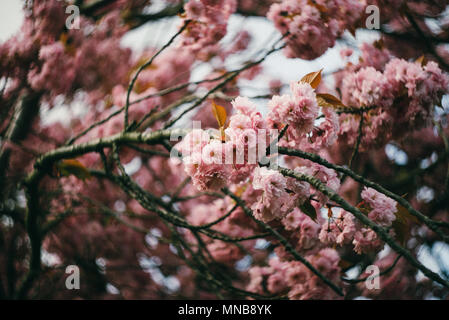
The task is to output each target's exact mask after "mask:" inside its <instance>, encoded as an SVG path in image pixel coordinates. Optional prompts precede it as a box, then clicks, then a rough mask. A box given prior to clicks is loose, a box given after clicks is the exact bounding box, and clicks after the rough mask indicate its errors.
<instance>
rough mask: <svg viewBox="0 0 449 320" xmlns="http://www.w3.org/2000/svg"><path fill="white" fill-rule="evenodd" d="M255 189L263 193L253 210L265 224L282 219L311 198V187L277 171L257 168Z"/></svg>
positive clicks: (254, 180)
mask: <svg viewBox="0 0 449 320" xmlns="http://www.w3.org/2000/svg"><path fill="white" fill-rule="evenodd" d="M253 188H254V189H255V190H260V191H262V194H261V195H260V196H259V198H258V201H257V202H255V203H254V204H253V205H252V207H251V209H252V210H253V213H254V216H255V217H256V218H257V219H259V220H262V221H264V222H269V221H271V220H273V219H282V218H284V217H285V216H286V215H287V214H288V213H289V212H290V211H292V210H293V209H294V208H295V207H297V206H299V205H301V204H303V203H304V201H305V200H306V199H307V198H308V197H309V188H310V187H309V185H308V184H307V183H304V182H300V181H298V180H296V179H294V178H290V177H284V176H283V175H282V174H281V173H280V172H278V171H276V170H271V169H267V168H265V167H257V168H256V169H255V170H254V177H253Z"/></svg>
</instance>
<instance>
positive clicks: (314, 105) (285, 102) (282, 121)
mask: <svg viewBox="0 0 449 320" xmlns="http://www.w3.org/2000/svg"><path fill="white" fill-rule="evenodd" d="M290 90H291V92H292V93H291V94H290V95H288V94H284V95H282V96H277V95H276V96H273V97H272V99H271V100H270V101H269V102H268V108H269V110H270V112H269V114H268V116H267V118H268V120H267V122H268V124H269V126H270V127H271V128H274V129H277V130H281V129H282V128H283V127H284V126H285V125H288V129H287V132H286V134H285V138H284V139H282V140H281V141H280V142H279V145H281V146H286V147H300V148H301V149H302V150H305V151H318V150H320V149H322V148H325V147H328V146H330V145H332V144H333V143H334V142H335V141H336V139H337V134H338V132H339V130H340V125H339V120H338V116H337V114H336V113H335V111H334V110H332V109H331V108H321V107H320V106H319V105H318V102H317V97H316V93H315V91H314V89H313V88H312V87H311V86H310V84H308V83H303V82H292V83H291V84H290ZM320 111H321V112H322V113H323V115H324V119H323V120H320V122H317V121H316V120H317V117H318V116H319V114H320Z"/></svg>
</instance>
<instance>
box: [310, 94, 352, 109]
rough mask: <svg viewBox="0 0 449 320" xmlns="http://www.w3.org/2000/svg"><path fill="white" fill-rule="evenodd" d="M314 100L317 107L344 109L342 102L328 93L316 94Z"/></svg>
mask: <svg viewBox="0 0 449 320" xmlns="http://www.w3.org/2000/svg"><path fill="white" fill-rule="evenodd" d="M316 100H317V102H318V105H319V106H321V107H324V108H338V107H343V108H346V106H345V105H344V104H343V102H341V101H340V99H338V98H337V97H335V96H333V95H331V94H328V93H317V95H316Z"/></svg>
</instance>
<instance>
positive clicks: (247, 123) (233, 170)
mask: <svg viewBox="0 0 449 320" xmlns="http://www.w3.org/2000/svg"><path fill="white" fill-rule="evenodd" d="M232 105H233V107H234V109H235V110H236V111H237V112H236V113H235V114H234V115H233V116H232V117H231V118H230V121H229V126H228V128H226V130H224V133H225V141H222V140H221V134H220V133H215V134H214V135H213V136H212V137H211V135H210V134H209V133H208V132H206V131H204V130H201V129H194V130H193V131H191V132H190V133H188V134H187V135H186V136H185V137H184V139H183V140H182V141H181V142H180V143H179V144H178V145H177V146H176V149H177V150H178V151H180V152H181V154H182V156H183V162H184V164H185V170H186V173H187V174H188V175H189V176H191V177H192V180H193V183H194V185H195V186H197V187H198V189H200V190H210V189H219V188H221V187H223V186H224V185H225V184H226V183H227V182H229V181H231V182H233V183H238V182H241V181H244V180H245V179H247V178H248V177H249V175H250V174H251V173H252V171H253V170H254V168H255V167H256V166H257V163H258V161H259V158H260V157H259V154H260V155H261V156H264V155H265V153H264V152H265V150H266V147H267V146H268V142H269V141H268V140H269V135H268V130H267V128H266V123H265V120H264V119H263V118H262V116H261V114H260V113H259V112H258V111H257V109H256V106H255V105H254V104H253V103H251V101H249V100H248V99H246V98H241V97H238V98H236V99H235V100H234V101H233V102H232ZM262 152H263V154H262Z"/></svg>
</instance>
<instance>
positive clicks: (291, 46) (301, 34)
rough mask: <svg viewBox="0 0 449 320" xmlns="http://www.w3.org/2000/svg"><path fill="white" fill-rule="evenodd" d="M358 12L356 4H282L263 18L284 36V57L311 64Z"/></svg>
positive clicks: (330, 0) (299, 0) (323, 0)
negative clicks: (309, 61)
mask: <svg viewBox="0 0 449 320" xmlns="http://www.w3.org/2000/svg"><path fill="white" fill-rule="evenodd" d="M362 12H363V5H362V3H361V2H360V1H357V0H320V1H307V0H286V1H282V2H281V3H275V4H273V5H272V6H271V7H270V10H269V11H268V14H267V17H268V19H270V20H272V21H273V22H274V25H275V27H276V28H277V29H278V30H279V31H280V32H281V33H282V34H287V33H288V35H289V36H288V38H287V44H288V46H287V48H286V49H285V54H286V55H287V56H288V57H290V58H301V59H307V60H312V59H315V58H317V57H319V56H321V55H322V54H323V53H324V52H325V51H326V50H327V49H328V48H331V47H333V46H334V44H335V40H336V39H337V38H338V37H339V36H341V34H342V33H343V32H344V30H345V29H348V28H352V27H353V25H354V24H355V23H356V22H357V20H359V19H360V18H361V15H362Z"/></svg>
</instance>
